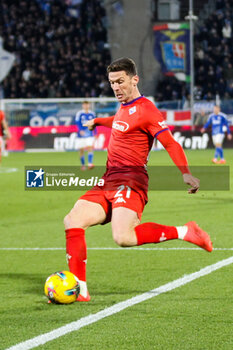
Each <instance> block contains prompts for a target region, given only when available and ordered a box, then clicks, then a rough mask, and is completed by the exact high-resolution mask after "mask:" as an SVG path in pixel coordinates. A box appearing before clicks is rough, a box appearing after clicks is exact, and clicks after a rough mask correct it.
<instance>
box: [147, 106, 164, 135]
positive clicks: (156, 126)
mask: <svg viewBox="0 0 233 350" xmlns="http://www.w3.org/2000/svg"><path fill="white" fill-rule="evenodd" d="M144 108H145V110H143V111H142V115H143V120H144V123H143V128H144V129H145V131H146V132H148V133H149V134H150V135H152V136H153V137H157V136H158V135H159V134H160V133H161V132H163V131H165V130H169V128H168V126H167V124H166V121H165V120H164V118H163V115H162V113H161V112H160V111H159V110H158V108H157V107H155V105H154V104H152V103H151V102H150V104H149V105H147V106H146V107H144Z"/></svg>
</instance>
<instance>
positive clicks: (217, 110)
mask: <svg viewBox="0 0 233 350" xmlns="http://www.w3.org/2000/svg"><path fill="white" fill-rule="evenodd" d="M219 112H220V108H219V107H218V106H214V114H218V113H219Z"/></svg>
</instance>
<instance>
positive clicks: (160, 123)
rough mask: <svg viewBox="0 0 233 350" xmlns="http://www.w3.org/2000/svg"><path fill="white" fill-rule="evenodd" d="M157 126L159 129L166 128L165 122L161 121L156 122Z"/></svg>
mask: <svg viewBox="0 0 233 350" xmlns="http://www.w3.org/2000/svg"><path fill="white" fill-rule="evenodd" d="M158 124H159V125H160V126H161V128H163V129H164V128H167V124H166V122H165V120H163V121H162V122H158Z"/></svg>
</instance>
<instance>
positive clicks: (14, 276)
mask: <svg viewBox="0 0 233 350" xmlns="http://www.w3.org/2000/svg"><path fill="white" fill-rule="evenodd" d="M9 279H10V280H14V289H15V290H17V289H18V290H19V291H20V292H22V293H25V294H32V295H35V294H36V295H41V293H43V287H44V283H45V280H46V277H44V275H37V274H26V273H5V274H0V282H1V285H2V286H4V284H6V286H9Z"/></svg>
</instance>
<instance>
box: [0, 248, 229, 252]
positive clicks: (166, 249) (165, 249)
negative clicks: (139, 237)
mask: <svg viewBox="0 0 233 350" xmlns="http://www.w3.org/2000/svg"><path fill="white" fill-rule="evenodd" d="M0 250H16V251H17V250H29V251H30V250H32V251H33V250H39V251H40V250H41V251H43V250H65V248H61V247H60V248H59V247H57V248H56V247H47V248H46V247H45V248H40V247H34V248H33V247H32V248H29V247H28V248H27V247H25V248H13V247H10V248H0ZM87 250H162V251H163V250H164V251H169V250H203V249H202V248H194V247H193V248H185V247H174V248H172V247H170V248H141V247H125V248H120V247H119V248H116V247H92V248H87ZM213 250H233V248H213Z"/></svg>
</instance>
